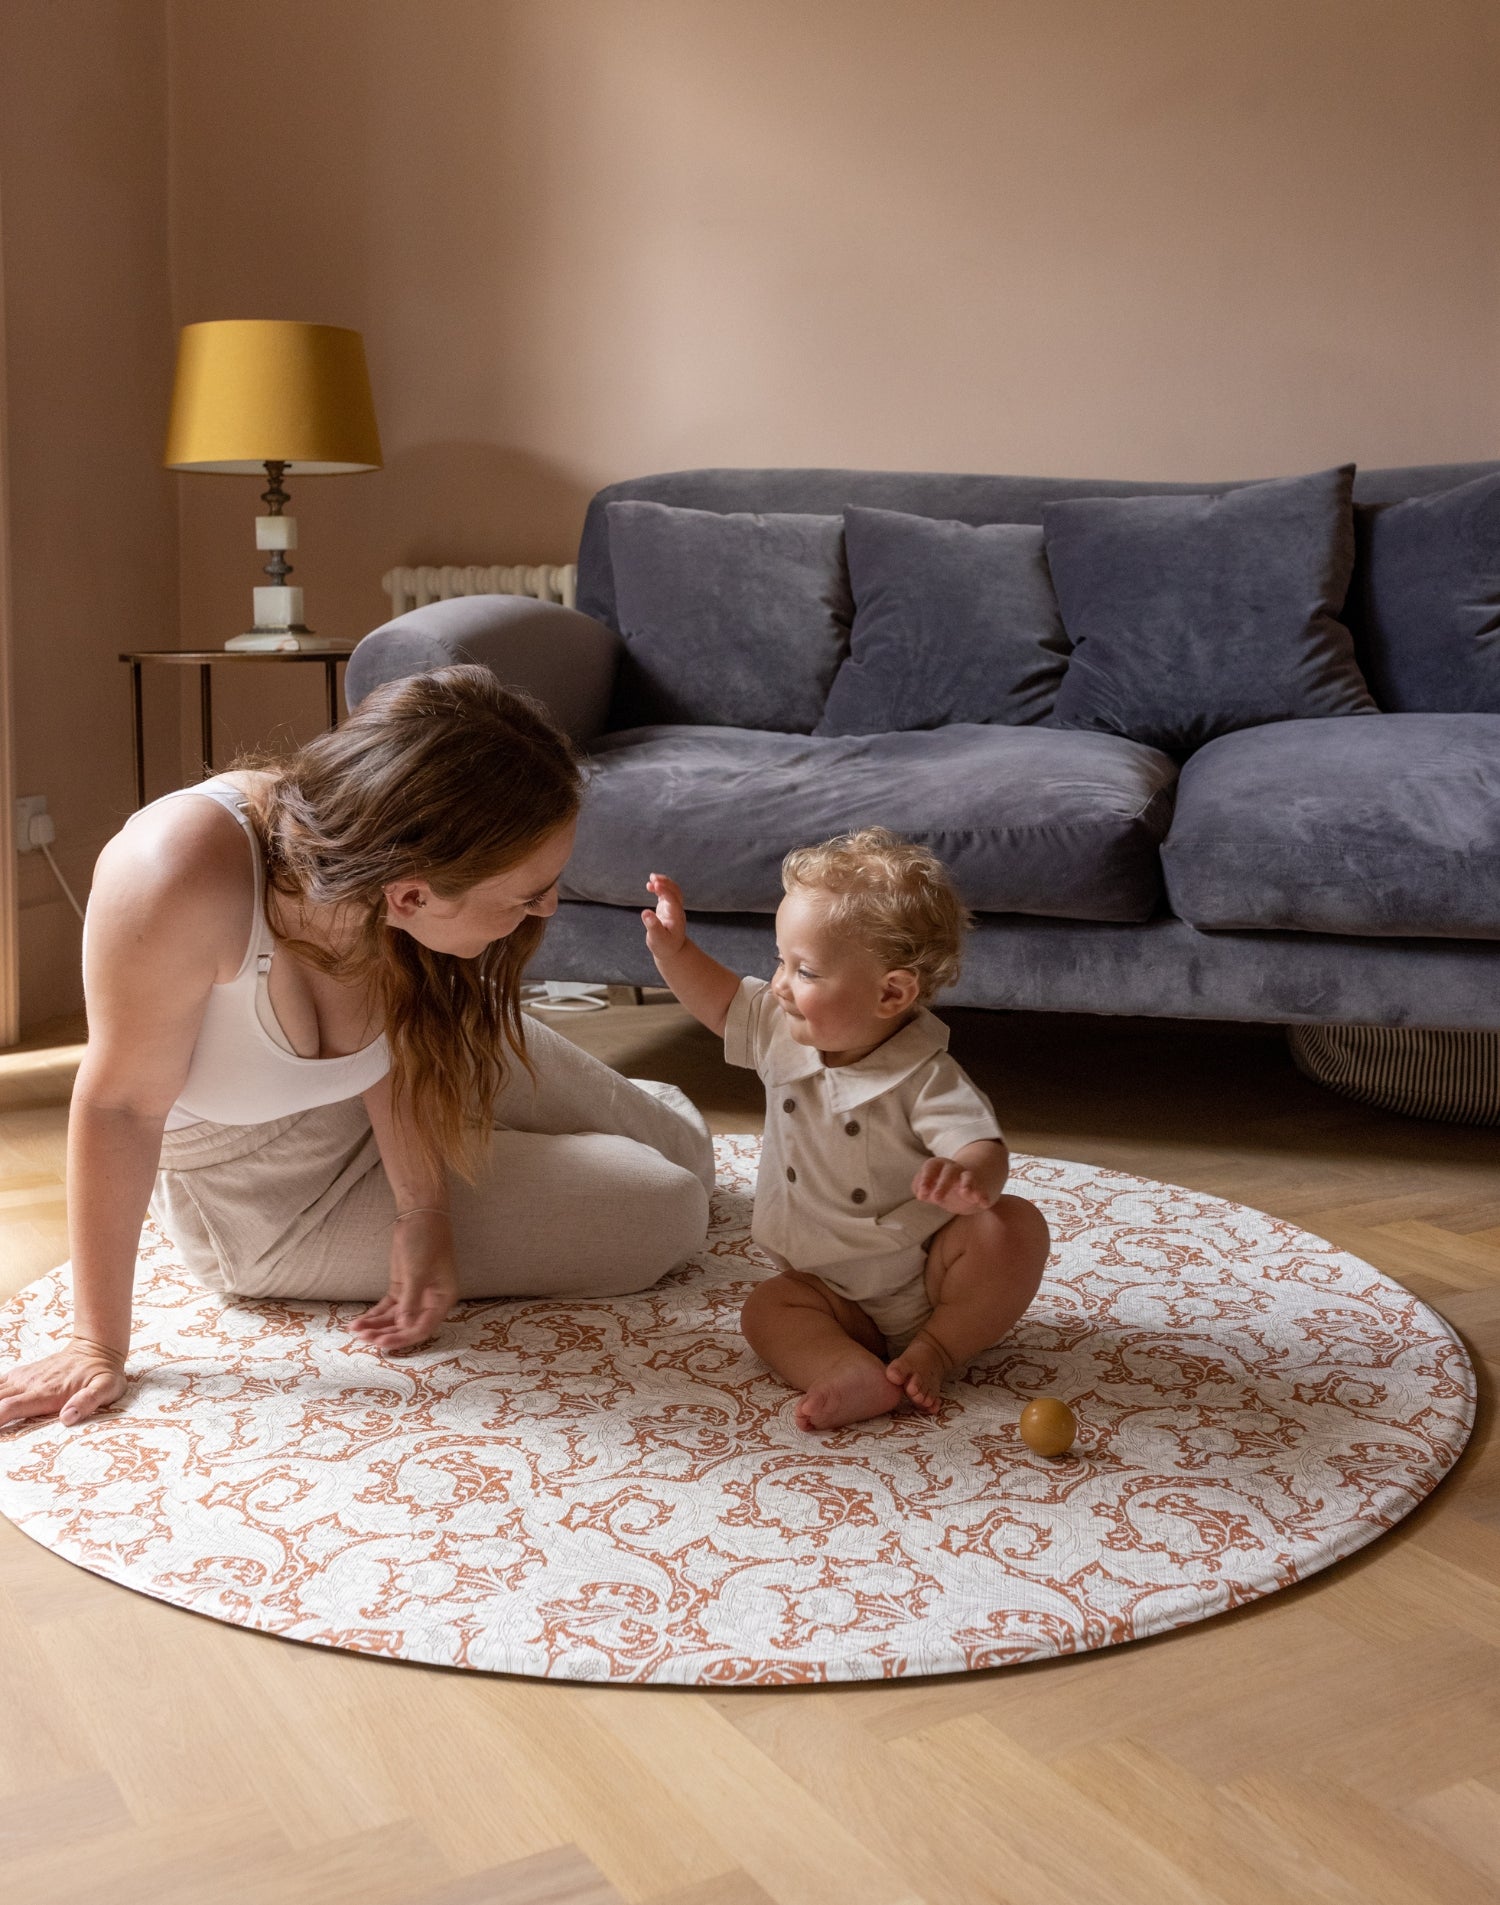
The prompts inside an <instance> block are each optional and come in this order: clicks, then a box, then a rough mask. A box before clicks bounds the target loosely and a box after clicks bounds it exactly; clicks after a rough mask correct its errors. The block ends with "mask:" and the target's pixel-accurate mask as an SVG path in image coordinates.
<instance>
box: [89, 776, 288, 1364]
mask: <svg viewBox="0 0 1500 1905" xmlns="http://www.w3.org/2000/svg"><path fill="white" fill-rule="evenodd" d="M249 872H250V861H249V849H248V847H247V845H246V843H245V839H244V835H243V833H242V832H241V829H240V828H239V826H238V825H237V824H236V823H234V822H233V821H231V820H230V819H229V817H228V816H227V815H224V814H223V812H222V810H221V809H216V808H211V807H209V806H208V804H207V803H206V802H205V803H199V802H196V801H194V802H176V801H174V802H173V803H171V806H170V807H169V808H168V809H166V810H164V811H163V812H162V813H160V814H154V815H152V816H151V817H150V818H149V819H143V820H140V821H137V822H136V823H135V825H134V826H133V827H131V828H130V829H129V830H128V831H127V832H124V833H120V834H117V835H116V836H115V838H114V839H113V840H111V841H110V842H109V844H108V845H107V846H106V847H105V849H104V851H103V853H102V854H101V855H100V856H99V862H98V865H97V867H96V868H95V872H94V884H93V889H92V892H91V894H90V899H89V935H88V956H87V960H86V963H85V969H84V993H85V997H86V999H87V1003H88V1017H89V1037H88V1046H87V1048H86V1050H85V1052H84V1055H83V1060H82V1062H81V1064H80V1065H79V1068H78V1079H77V1083H76V1084H75V1086H74V1089H73V1100H72V1106H71V1109H70V1112H69V1116H68V1239H69V1246H70V1249H71V1253H72V1262H73V1304H74V1327H75V1330H76V1332H77V1334H78V1335H80V1336H84V1337H88V1338H90V1339H92V1340H93V1341H95V1342H99V1343H104V1344H106V1345H108V1346H109V1347H111V1348H115V1349H124V1348H125V1347H126V1345H127V1343H128V1341H129V1335H130V1292H131V1285H132V1282H133V1279H134V1270H135V1258H136V1249H137V1245H138V1243H139V1239H140V1231H141V1224H142V1221H143V1220H144V1218H145V1214H146V1206H147V1203H148V1202H149V1200H150V1196H151V1187H152V1183H153V1181H154V1179H155V1175H156V1168H157V1163H158V1159H159V1155H160V1151H161V1136H162V1130H163V1127H164V1125H165V1123H166V1116H167V1113H168V1111H169V1110H170V1109H171V1107H172V1104H173V1102H174V1100H175V1099H176V1097H177V1095H178V1093H179V1092H180V1091H181V1089H182V1084H183V1081H184V1079H185V1078H186V1077H187V1071H188V1065H189V1062H190V1061H191V1058H192V1054H193V1047H194V1044H195V1043H196V1041H197V1037H198V1032H199V1028H200V1026H201V1024H202V1021H203V1013H204V1009H205V1007H206V1005H207V1003H208V995H209V990H210V988H211V987H212V986H213V985H214V983H215V982H216V980H218V979H220V978H227V977H231V976H232V974H233V971H234V970H235V968H236V966H237V963H238V958H239V957H242V956H243V951H244V946H245V943H246V938H247V935H248V932H249V925H250V905H251V903H252V890H251V883H250V879H249ZM226 967H227V968H228V970H227V971H226V970H225V968H226Z"/></svg>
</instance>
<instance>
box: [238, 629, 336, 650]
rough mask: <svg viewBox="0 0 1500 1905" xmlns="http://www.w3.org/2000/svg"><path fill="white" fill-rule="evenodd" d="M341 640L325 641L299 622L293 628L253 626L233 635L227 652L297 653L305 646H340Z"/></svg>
mask: <svg viewBox="0 0 1500 1905" xmlns="http://www.w3.org/2000/svg"><path fill="white" fill-rule="evenodd" d="M342 646H344V644H342V643H340V642H329V641H324V639H323V637H322V636H321V635H315V634H314V633H313V631H312V630H311V629H310V628H305V627H304V626H303V625H302V623H300V622H298V623H297V624H296V626H295V627H292V628H252V629H248V630H246V632H245V633H244V634H243V635H231V636H230V638H229V640H228V641H227V642H225V644H224V647H225V650H226V652H230V653H234V654H246V653H249V654H262V655H264V654H286V653H296V652H297V651H298V650H300V649H304V648H339V647H342Z"/></svg>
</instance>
